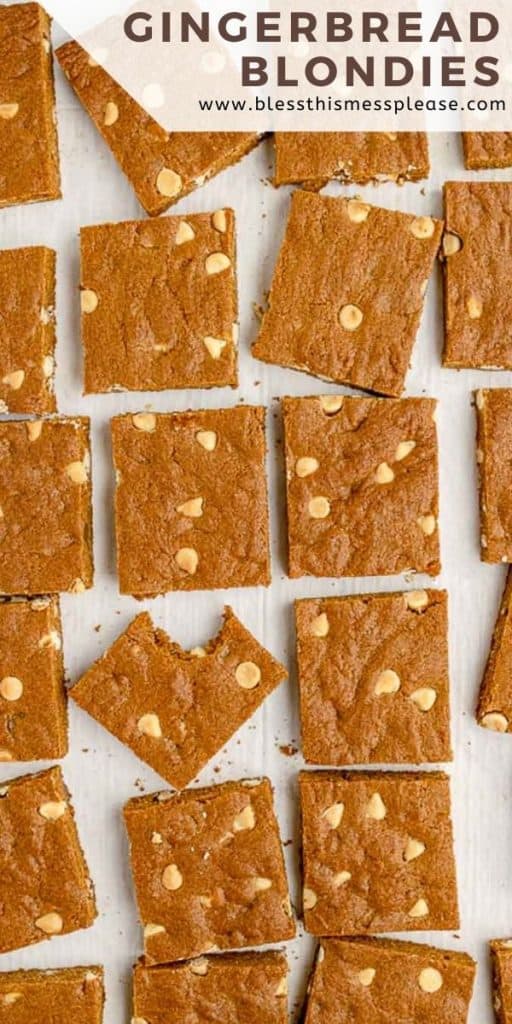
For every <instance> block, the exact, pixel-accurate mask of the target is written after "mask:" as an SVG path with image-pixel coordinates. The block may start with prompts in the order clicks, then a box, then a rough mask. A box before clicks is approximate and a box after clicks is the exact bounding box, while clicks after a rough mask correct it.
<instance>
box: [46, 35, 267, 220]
mask: <svg viewBox="0 0 512 1024" xmlns="http://www.w3.org/2000/svg"><path fill="white" fill-rule="evenodd" d="M56 56H57V59H58V61H59V63H60V66H61V68H62V70H63V72H64V74H65V75H66V78H67V79H68V81H69V83H70V85H71V86H72V88H73V89H74V90H75V92H76V94H77V96H78V99H79V100H80V102H81V103H82V104H83V106H84V107H85V109H86V111H87V113H88V114H89V116H90V117H91V118H92V120H93V121H94V124H95V125H96V127H97V129H98V131H99V132H100V133H101V135H102V136H103V139H104V140H105V142H106V143H107V145H108V146H109V147H110V149H111V151H112V153H113V155H114V157H115V158H116V160H117V162H118V164H119V166H120V167H121V170H122V171H123V172H124V174H125V175H126V177H127V178H128V180H129V181H130V183H131V185H132V187H133V189H134V190H135V192H136V194H137V198H138V200H139V202H140V203H141V205H142V206H143V207H144V209H145V210H146V213H149V214H151V215H152V216H153V215H156V214H159V213H163V212H164V210H167V209H168V208H169V207H170V206H171V205H172V203H176V202H177V201H178V199H182V198H183V196H186V195H187V194H188V193H189V192H193V191H194V189H196V188H199V187H200V186H201V185H203V184H204V182H205V181H207V180H208V178H212V177H213V176H214V175H216V174H218V173H219V171H223V170H224V169H225V168H226V167H231V166H232V164H235V163H237V162H238V161H239V160H240V159H241V158H242V157H243V156H245V154H246V153H249V152H250V150H251V149H254V147H255V146H257V145H258V142H259V141H260V139H261V136H260V135H258V134H257V133H256V132H166V131H165V130H164V129H163V128H162V127H161V126H160V125H159V124H158V122H157V121H155V119H154V118H153V117H151V115H150V114H148V113H147V112H146V111H145V110H144V109H143V107H141V106H139V104H138V103H137V102H136V100H134V99H133V98H132V97H131V96H130V95H129V94H128V93H127V92H125V90H124V89H123V88H122V87H121V86H120V85H119V84H118V83H117V82H116V81H115V80H114V79H113V78H111V76H110V75H109V74H108V72H107V71H105V69H104V68H102V67H101V65H99V64H98V63H97V62H96V61H95V60H94V58H93V57H91V56H89V54H88V53H86V52H85V50H83V49H82V48H81V47H80V46H79V45H78V43H76V42H69V43H65V44H64V46H61V47H59V49H58V50H57V51H56Z"/></svg>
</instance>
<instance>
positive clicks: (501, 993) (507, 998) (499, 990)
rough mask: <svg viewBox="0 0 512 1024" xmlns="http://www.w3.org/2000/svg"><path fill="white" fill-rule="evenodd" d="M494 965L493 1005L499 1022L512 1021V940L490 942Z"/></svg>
mask: <svg viewBox="0 0 512 1024" xmlns="http://www.w3.org/2000/svg"><path fill="white" fill-rule="evenodd" d="M489 947H490V952H491V965H492V990H493V1005H494V1011H495V1013H496V1021H497V1024H511V1021H512V940H511V939H493V941H492V942H490V943H489Z"/></svg>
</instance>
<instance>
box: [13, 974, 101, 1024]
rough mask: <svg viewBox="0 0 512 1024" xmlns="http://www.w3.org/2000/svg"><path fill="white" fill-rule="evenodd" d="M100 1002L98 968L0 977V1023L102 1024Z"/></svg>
mask: <svg viewBox="0 0 512 1024" xmlns="http://www.w3.org/2000/svg"><path fill="white" fill-rule="evenodd" d="M104 998H105V993H104V985H103V968H102V967H68V968H64V969H63V970H53V971H9V972H5V973H0V1019H1V1020H2V1021H3V1020H4V1019H5V1021H6V1022H7V1021H8V1022H9V1024H49V1022H50V1021H51V1024H70V1021H72V1022H73V1024H102V1020H103V1002H104ZM4 1010H5V1018H4Z"/></svg>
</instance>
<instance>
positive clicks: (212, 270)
mask: <svg viewBox="0 0 512 1024" xmlns="http://www.w3.org/2000/svg"><path fill="white" fill-rule="evenodd" d="M204 266H205V270H206V273H207V274H208V275H210V276H211V275H212V274H221V273H222V271H223V270H227V269H228V267H230V266H231V260H230V258H229V256H226V253H224V252H212V253H210V255H209V256H207V257H206V260H205V263H204Z"/></svg>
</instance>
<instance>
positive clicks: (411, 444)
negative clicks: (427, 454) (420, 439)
mask: <svg viewBox="0 0 512 1024" xmlns="http://www.w3.org/2000/svg"><path fill="white" fill-rule="evenodd" d="M415 448H416V441H400V444H399V445H397V449H396V452H395V460H396V462H402V460H403V459H406V458H407V456H408V455H410V454H411V452H412V451H414V449H415Z"/></svg>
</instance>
